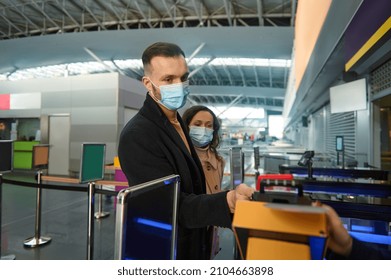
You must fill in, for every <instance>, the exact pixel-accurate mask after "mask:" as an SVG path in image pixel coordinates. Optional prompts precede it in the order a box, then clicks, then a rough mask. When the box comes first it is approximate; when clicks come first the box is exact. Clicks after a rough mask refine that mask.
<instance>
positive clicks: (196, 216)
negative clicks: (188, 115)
mask: <svg viewBox="0 0 391 280" xmlns="http://www.w3.org/2000/svg"><path fill="white" fill-rule="evenodd" d="M142 60H143V65H144V75H145V76H144V77H143V79H142V81H143V83H144V86H145V87H146V88H147V90H148V94H147V95H146V100H145V102H144V105H143V107H142V108H141V109H140V111H139V112H138V113H137V115H136V116H134V117H133V118H132V119H131V120H130V121H129V122H128V123H127V124H126V126H125V127H124V129H123V131H122V132H121V136H120V141H119V147H118V156H119V160H120V164H121V168H122V170H123V172H124V173H125V175H126V177H127V179H128V182H129V185H130V186H132V185H136V184H140V183H144V182H147V181H150V180H154V179H158V178H161V177H164V176H167V175H171V174H178V175H180V180H181V184H180V188H181V191H180V198H179V208H178V246H177V259H207V258H208V255H209V249H210V248H209V246H210V244H208V242H209V241H208V240H209V238H208V236H207V226H210V225H213V226H220V227H228V228H230V227H231V222H232V213H233V212H234V210H235V203H236V201H237V200H242V199H243V200H248V199H250V197H251V195H252V193H253V189H252V188H250V187H248V186H246V185H244V184H241V185H239V186H237V187H236V189H235V190H231V191H229V192H221V193H217V194H206V187H205V177H204V173H203V170H202V166H201V163H200V161H199V159H198V156H197V153H196V151H195V149H194V147H193V144H192V142H191V139H190V137H189V135H188V132H187V130H186V125H185V124H184V123H183V121H182V119H181V117H180V115H179V114H178V113H177V110H178V109H179V108H181V107H182V106H183V105H184V104H185V103H186V97H187V95H188V93H189V91H188V81H187V78H188V75H189V70H188V67H187V63H186V60H185V55H184V53H183V51H182V50H181V49H180V48H179V47H178V46H177V45H174V44H170V43H162V42H159V43H155V44H152V45H151V46H149V47H148V48H147V49H146V50H145V51H144V53H143V56H142Z"/></svg>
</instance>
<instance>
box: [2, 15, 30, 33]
mask: <svg viewBox="0 0 391 280" xmlns="http://www.w3.org/2000/svg"><path fill="white" fill-rule="evenodd" d="M0 17H2V18H3V19H4V20H5V21H6V22H7V23H8V24H9V25H10V26H12V27H13V28H15V29H16V30H18V31H19V32H20V33H22V34H24V35H25V36H27V33H26V32H24V31H22V30H21V29H20V28H19V27H17V26H16V25H15V24H13V23H12V22H11V21H10V20H9V19H8V18H7V17H5V16H3V15H2V14H0Z"/></svg>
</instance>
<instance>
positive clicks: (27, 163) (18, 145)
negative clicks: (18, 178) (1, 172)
mask: <svg viewBox="0 0 391 280" xmlns="http://www.w3.org/2000/svg"><path fill="white" fill-rule="evenodd" d="M38 144H39V142H38V141H15V142H14V159H13V165H14V166H13V167H14V168H15V169H31V168H32V161H33V147H34V146H35V145H38Z"/></svg>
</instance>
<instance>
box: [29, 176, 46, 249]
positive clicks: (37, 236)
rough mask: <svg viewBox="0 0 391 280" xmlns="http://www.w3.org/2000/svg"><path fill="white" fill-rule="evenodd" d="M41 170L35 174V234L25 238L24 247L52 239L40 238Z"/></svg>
mask: <svg viewBox="0 0 391 280" xmlns="http://www.w3.org/2000/svg"><path fill="white" fill-rule="evenodd" d="M41 176H42V170H39V171H38V172H37V182H38V188H37V202H36V207H35V234H34V236H33V237H30V238H27V239H26V240H25V241H24V243H23V244H24V246H26V247H32V248H33V247H37V246H40V245H45V244H47V243H49V242H50V241H51V240H52V239H51V238H50V237H44V236H41V216H42V203H41V202H42V187H41Z"/></svg>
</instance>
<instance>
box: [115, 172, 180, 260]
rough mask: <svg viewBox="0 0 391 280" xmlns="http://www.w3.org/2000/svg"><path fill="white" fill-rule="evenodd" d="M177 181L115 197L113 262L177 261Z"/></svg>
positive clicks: (151, 184)
mask: <svg viewBox="0 0 391 280" xmlns="http://www.w3.org/2000/svg"><path fill="white" fill-rule="evenodd" d="M179 180H180V179H179V176H178V175H171V176H167V177H164V178H160V179H157V180H153V181H150V182H146V183H143V184H140V185H137V186H133V187H130V188H127V189H124V190H121V191H120V192H119V193H118V196H117V201H118V202H117V211H116V228H115V248H114V259H118V260H174V259H176V245H177V208H178V195H179Z"/></svg>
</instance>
